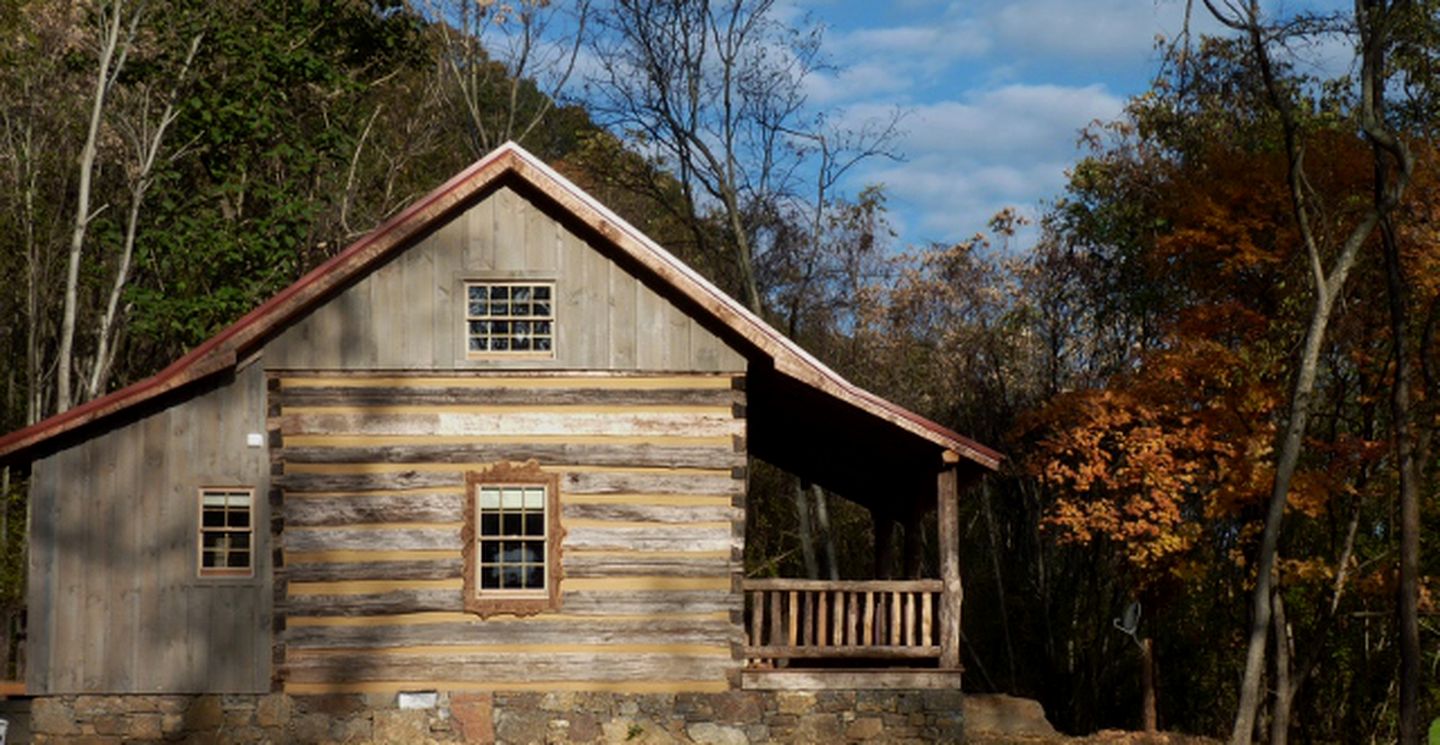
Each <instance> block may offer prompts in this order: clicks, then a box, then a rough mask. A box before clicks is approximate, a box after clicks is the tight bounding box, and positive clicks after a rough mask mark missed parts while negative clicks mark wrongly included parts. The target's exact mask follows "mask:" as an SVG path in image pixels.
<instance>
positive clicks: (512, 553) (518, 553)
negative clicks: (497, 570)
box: [500, 541, 524, 564]
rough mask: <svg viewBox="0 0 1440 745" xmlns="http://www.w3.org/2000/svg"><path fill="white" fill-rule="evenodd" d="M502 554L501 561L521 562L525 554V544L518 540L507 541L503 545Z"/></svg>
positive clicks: (509, 562)
mask: <svg viewBox="0 0 1440 745" xmlns="http://www.w3.org/2000/svg"><path fill="white" fill-rule="evenodd" d="M500 555H501V556H502V557H503V558H502V559H501V561H502V562H504V563H506V564H519V563H520V561H521V557H522V556H524V546H523V545H522V544H521V543H519V542H517V541H506V542H505V543H504V544H502V546H501V549H500Z"/></svg>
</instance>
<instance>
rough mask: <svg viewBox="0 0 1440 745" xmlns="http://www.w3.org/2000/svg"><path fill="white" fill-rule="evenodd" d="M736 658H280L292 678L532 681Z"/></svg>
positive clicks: (720, 665) (679, 673)
mask: <svg viewBox="0 0 1440 745" xmlns="http://www.w3.org/2000/svg"><path fill="white" fill-rule="evenodd" d="M737 666H738V663H737V662H736V661H734V660H730V659H728V658H725V657H711V656H681V655H668V654H589V653H578V654H576V653H569V654H544V655H539V654H528V655H516V654H513V653H497V654H461V655H453V654H452V655H445V656H443V657H442V656H438V655H403V656H400V655H394V656H377V655H308V656H301V655H296V656H294V657H292V658H291V659H290V660H288V661H287V662H286V664H285V669H286V680H287V682H293V683H325V682H331V681H334V682H347V683H350V682H362V681H388V680H417V681H425V680H453V681H485V682H495V683H503V682H518V681H525V682H537V681H571V680H636V681H648V680H676V679H683V680H693V679H707V678H717V677H718V678H724V676H725V674H726V672H727V671H728V670H731V669H735V668H736V667H737Z"/></svg>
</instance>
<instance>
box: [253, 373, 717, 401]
mask: <svg viewBox="0 0 1440 745" xmlns="http://www.w3.org/2000/svg"><path fill="white" fill-rule="evenodd" d="M641 380H644V379H643V378H642V379H641ZM743 395H744V394H743V393H742V392H740V391H732V390H727V389H723V388H669V389H663V388H662V389H654V388H638V387H637V388H616V387H604V388H599V387H583V386H581V387H575V388H546V387H534V388H518V387H508V386H507V387H494V388H487V387H483V386H447V385H435V384H431V383H428V382H427V381H426V379H425V378H416V379H415V383H414V385H407V386H389V385H383V386H362V385H346V386H334V387H320V386H293V387H286V388H282V389H281V390H280V394H279V397H278V400H279V401H280V404H281V405H282V406H430V405H451V404H453V405H460V406H476V405H485V406H563V405H567V404H584V405H589V406H634V405H682V406H730V405H732V404H736V403H742V402H743Z"/></svg>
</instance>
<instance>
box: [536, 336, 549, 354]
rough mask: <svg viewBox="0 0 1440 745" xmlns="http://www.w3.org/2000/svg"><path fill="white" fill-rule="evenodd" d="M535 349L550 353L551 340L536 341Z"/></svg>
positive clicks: (541, 339)
mask: <svg viewBox="0 0 1440 745" xmlns="http://www.w3.org/2000/svg"><path fill="white" fill-rule="evenodd" d="M535 349H536V350H538V351H541V352H548V351H550V339H549V338H540V339H536V340H535Z"/></svg>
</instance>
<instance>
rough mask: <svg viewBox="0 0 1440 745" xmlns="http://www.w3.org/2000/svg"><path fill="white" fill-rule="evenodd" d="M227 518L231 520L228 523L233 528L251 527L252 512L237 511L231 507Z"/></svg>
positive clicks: (245, 510)
mask: <svg viewBox="0 0 1440 745" xmlns="http://www.w3.org/2000/svg"><path fill="white" fill-rule="evenodd" d="M226 516H227V517H228V518H229V520H227V523H228V524H229V526H230V527H232V528H248V527H250V510H248V509H239V510H237V509H235V508H234V507H231V508H230V512H229V513H227V515H226Z"/></svg>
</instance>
